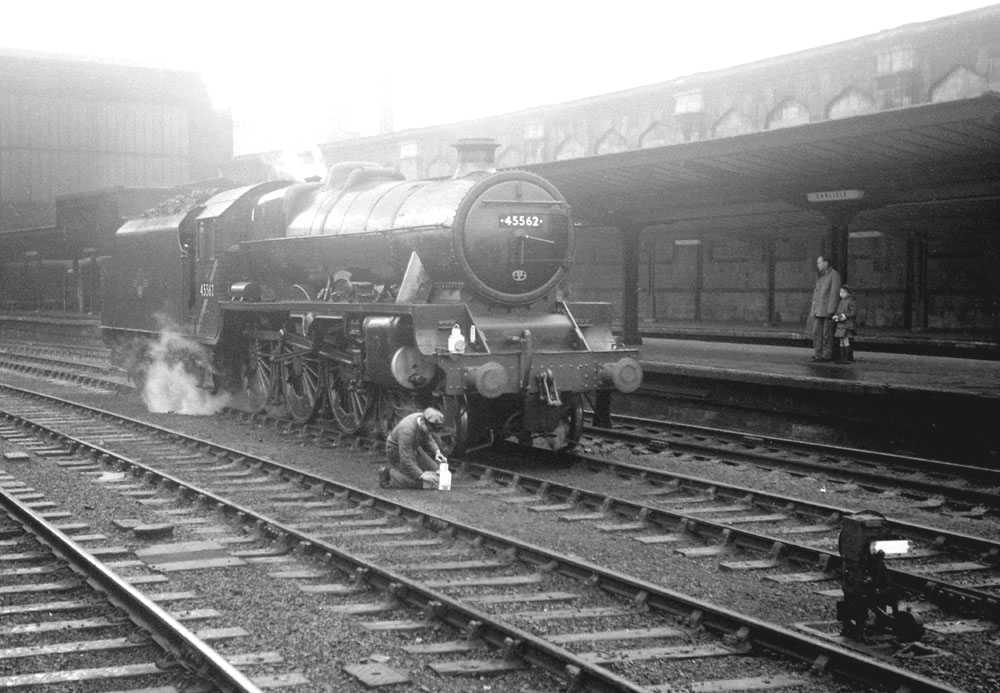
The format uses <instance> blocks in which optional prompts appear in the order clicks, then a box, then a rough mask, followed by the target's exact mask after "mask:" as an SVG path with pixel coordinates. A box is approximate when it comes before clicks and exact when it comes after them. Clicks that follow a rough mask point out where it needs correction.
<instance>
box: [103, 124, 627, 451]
mask: <svg viewBox="0 0 1000 693" xmlns="http://www.w3.org/2000/svg"><path fill="white" fill-rule="evenodd" d="M496 146H497V145H496V144H495V143H494V142H492V141H489V140H488V141H483V140H463V141H461V142H459V144H457V145H456V147H457V148H458V149H459V168H458V170H457V171H456V174H455V176H454V177H452V178H450V179H436V180H420V181H408V180H405V179H404V178H403V177H402V176H401V175H400V174H399V173H397V172H396V171H394V170H390V169H386V168H384V167H381V166H378V165H376V164H370V163H342V164H338V165H336V166H334V167H333V168H332V169H331V170H330V172H329V174H328V176H327V178H326V179H325V180H324V181H321V182H306V183H288V182H268V183H263V184H259V185H253V186H247V187H242V188H236V189H231V190H226V191H223V192H221V193H219V194H216V195H214V196H213V197H211V198H210V199H207V200H205V201H204V202H202V203H199V204H194V205H192V206H190V208H188V209H184V210H181V211H178V212H175V213H170V214H164V215H159V216H153V217H146V218H141V219H134V220H131V221H129V222H126V223H125V224H124V225H123V226H122V227H121V228H120V229H119V230H118V232H117V234H116V238H115V251H114V259H113V262H112V263H111V267H110V270H109V277H108V282H107V285H106V288H107V291H106V295H105V297H104V301H105V303H104V311H103V325H102V327H103V329H104V331H105V334H106V336H107V337H108V339H109V340H110V341H113V342H114V341H117V342H122V341H124V340H128V339H135V338H140V339H149V338H153V337H155V335H156V334H157V333H158V332H159V330H160V327H161V324H162V322H163V320H164V319H166V320H168V321H170V322H172V323H174V324H176V325H178V326H180V329H181V331H182V332H183V333H185V334H187V335H189V336H190V337H192V338H194V339H197V340H198V341H199V342H200V343H201V344H203V345H205V346H206V347H208V348H209V349H210V350H211V353H212V359H211V366H210V367H209V368H208V369H207V370H208V371H209V372H208V373H206V374H205V375H206V376H207V377H209V378H212V379H214V380H215V381H216V382H217V383H219V384H221V385H222V386H224V387H230V388H235V389H239V390H242V391H243V392H244V393H245V395H246V399H247V404H248V406H249V407H250V408H251V409H252V410H260V409H263V408H265V407H274V406H280V407H283V408H284V409H285V410H286V411H287V414H288V415H289V416H291V417H293V418H294V419H296V420H298V421H302V422H305V421H309V420H311V419H313V418H314V417H317V416H319V415H329V416H330V417H331V418H332V420H333V421H334V422H335V423H336V425H337V426H338V427H339V428H340V429H342V430H343V431H345V432H349V433H358V432H364V431H367V432H370V433H373V434H374V433H377V432H381V431H385V430H387V429H388V428H389V427H390V426H391V425H393V423H394V421H395V420H396V419H397V418H398V417H400V416H401V415H404V414H405V413H407V412H408V411H411V410H414V409H416V408H420V407H425V406H436V407H437V408H439V409H441V411H443V412H444V413H445V416H446V428H447V431H448V434H447V436H446V439H447V440H446V441H445V442H446V444H447V446H448V447H449V448H451V450H452V452H453V453H460V452H463V451H466V450H468V449H470V448H471V447H473V446H475V445H478V444H488V443H489V442H490V441H492V440H497V439H504V438H508V437H516V438H518V439H519V440H521V441H529V440H532V439H534V440H536V442H539V441H538V439H539V438H541V439H543V440H544V441H546V442H547V443H548V444H549V445H550V446H551V447H553V448H555V449H561V448H566V447H569V446H572V445H573V444H574V443H575V442H576V441H577V440H578V439H579V437H580V435H581V429H582V425H583V402H584V397H585V396H587V395H588V393H593V392H600V391H605V392H608V391H611V390H615V389H617V390H618V391H620V392H631V391H634V390H635V389H636V388H637V387H638V386H639V384H640V381H641V378H642V371H641V368H640V366H639V364H638V362H637V361H636V359H635V352H634V351H630V350H626V349H623V348H621V346H620V345H619V344H618V343H617V342H616V340H615V338H614V337H613V335H612V332H611V307H610V305H609V304H607V303H590V302H574V301H570V300H567V297H566V296H565V295H564V283H565V275H566V273H567V272H568V271H569V269H570V267H571V265H572V258H573V247H574V228H573V223H572V220H571V217H570V210H569V207H568V205H567V203H566V201H565V199H564V198H563V197H562V195H561V194H560V193H559V191H558V190H557V189H556V188H555V186H553V185H552V184H551V183H550V182H548V181H547V180H545V179H543V178H541V177H539V176H537V175H535V174H533V173H530V172H526V171H503V172H499V173H498V172H496V171H495V170H494V169H493V168H492V159H493V151H494V149H495V148H496Z"/></svg>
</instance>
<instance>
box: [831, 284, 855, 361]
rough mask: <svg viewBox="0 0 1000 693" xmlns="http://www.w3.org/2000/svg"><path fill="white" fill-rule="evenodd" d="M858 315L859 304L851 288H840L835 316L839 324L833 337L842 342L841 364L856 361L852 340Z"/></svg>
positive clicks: (845, 286)
mask: <svg viewBox="0 0 1000 693" xmlns="http://www.w3.org/2000/svg"><path fill="white" fill-rule="evenodd" d="M857 313H858V306H857V302H856V301H855V300H854V294H852V293H851V288H850V287H849V286H847V284H844V285H843V286H841V287H840V302H839V303H837V311H836V312H835V313H834V314H833V321H834V322H835V323H836V324H837V328H836V330H834V333H833V336H834V338H835V339H838V340H840V359H839V361H840V362H841V363H852V362H853V361H854V347H852V346H851V340H852V339H853V338H854V318H855V316H856V315H857Z"/></svg>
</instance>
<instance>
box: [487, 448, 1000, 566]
mask: <svg viewBox="0 0 1000 693" xmlns="http://www.w3.org/2000/svg"><path fill="white" fill-rule="evenodd" d="M518 447H519V446H516V445H514V444H512V443H504V444H503V445H502V446H500V447H498V448H497V449H507V450H514V449H516V448H518ZM531 452H532V455H533V457H534V458H535V459H538V458H539V457H545V456H551V459H552V460H553V461H552V464H556V463H557V462H556V460H561V462H562V464H566V462H574V461H575V462H577V463H579V464H583V465H586V466H588V467H590V468H598V469H605V470H607V471H609V472H612V473H614V474H617V475H619V476H625V477H629V478H643V479H646V480H648V481H651V482H653V483H660V484H680V485H681V486H682V487H683V488H689V489H692V490H699V491H705V492H710V493H712V494H713V495H719V496H720V497H727V498H730V499H733V500H743V501H745V502H753V503H756V504H758V505H761V506H764V507H767V503H766V502H765V501H768V502H771V503H772V504H773V507H774V508H781V507H799V508H802V509H805V510H808V511H810V512H811V513H812V514H814V515H817V516H820V517H823V516H837V517H839V516H842V515H849V514H851V513H854V512H857V510H852V509H849V508H841V507H838V506H834V505H826V504H825V503H817V502H815V501H808V500H803V499H801V498H795V497H793V496H784V495H781V494H778V493H771V492H768V491H761V490H759V489H753V488H749V487H746V486H737V485H735V484H727V483H725V482H722V481H716V480H714V479H706V478H704V477H698V476H692V475H689V474H680V473H677V472H670V471H666V470H663V469H657V468H655V467H646V466H643V465H638V464H631V463H629V462H618V461H616V460H607V459H603V458H600V457H594V456H592V455H584V454H581V453H575V452H574V453H552V452H549V451H546V450H541V449H539V448H532V449H531ZM886 519H887V525H888V527H889V528H890V529H892V530H893V531H895V532H898V533H901V534H904V535H906V536H908V537H911V538H917V539H920V540H921V541H924V542H927V543H928V544H934V545H937V546H944V545H951V546H954V547H955V548H956V550H961V551H964V552H966V553H968V554H971V555H976V556H980V557H982V558H983V560H989V561H992V562H993V563H997V562H998V561H1000V541H994V540H992V539H986V538H983V537H977V536H973V535H971V534H964V533H962V532H951V531H946V530H942V529H940V528H937V527H929V526H927V525H921V524H917V523H914V522H907V521H904V520H897V519H895V518H892V517H889V518H886Z"/></svg>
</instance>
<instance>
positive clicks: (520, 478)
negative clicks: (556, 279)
mask: <svg viewBox="0 0 1000 693" xmlns="http://www.w3.org/2000/svg"><path fill="white" fill-rule="evenodd" d="M539 452H541V453H543V454H544V451H539V450H533V451H532V454H533V455H535V454H536V453H539ZM536 458H537V455H536ZM461 469H462V470H463V471H466V472H468V473H469V474H470V475H471V476H475V477H477V478H481V479H489V480H491V481H494V482H496V483H499V484H505V485H507V486H511V487H519V488H522V489H524V490H525V491H526V492H528V493H535V494H538V495H539V496H547V497H550V498H552V499H553V500H557V501H560V502H572V503H578V504H580V505H583V506H588V507H593V508H599V509H601V510H602V511H604V512H608V513H615V512H617V513H619V514H621V515H624V516H628V517H631V518H634V519H637V520H642V521H644V522H648V523H650V524H651V525H659V526H661V527H663V528H664V529H672V530H674V531H676V530H678V529H681V530H683V531H686V532H688V533H690V534H693V535H695V536H698V537H701V538H703V539H707V540H709V541H713V540H714V541H715V542H717V543H724V544H728V545H733V546H736V547H740V548H747V549H752V550H755V551H760V552H763V553H766V554H769V555H770V556H772V557H774V558H776V559H777V558H781V559H783V560H787V561H790V562H797V563H803V564H812V565H815V566H817V567H818V568H819V569H820V570H823V571H828V572H835V571H839V570H840V569H841V568H842V565H843V561H842V560H841V558H840V556H839V555H838V554H836V553H834V552H832V551H827V550H825V549H821V548H817V547H812V546H806V545H804V544H798V543H796V542H794V541H789V540H788V539H787V538H784V537H778V536H773V535H768V534H761V533H759V532H753V531H750V530H748V529H745V528H742V527H739V526H736V525H727V524H725V523H723V522H717V521H713V520H707V519H705V518H703V517H699V516H697V515H689V514H685V513H684V512H682V511H679V510H667V509H664V508H657V507H653V506H650V505H645V504H643V503H639V502H636V501H631V500H628V499H626V498H620V497H617V496H612V495H609V494H606V493H601V492H595V491H586V490H584V489H580V488H578V487H576V486H568V485H566V484H560V483H557V482H553V481H549V480H547V479H542V478H540V477H532V476H528V475H526V474H524V473H522V472H515V471H512V470H508V469H501V468H498V467H492V466H489V465H486V464H482V463H479V462H472V461H469V460H462V461H461ZM734 499H738V500H741V501H747V500H748V499H747V497H746V496H742V497H736V498H734ZM771 509H773V510H786V511H787V510H788V509H789V505H787V504H780V503H779V504H776V505H775V506H774V507H772V508H771ZM849 512H850V511H846V510H840V511H836V510H833V512H831V513H830V514H827V515H820V516H817V517H818V518H822V517H826V518H830V517H831V516H833V515H836V517H837V518H838V519H839V517H841V516H842V515H844V514H847V513H849ZM886 570H887V571H888V572H889V575H891V576H892V578H893V580H895V581H896V583H897V584H899V585H901V586H902V587H904V588H906V589H907V590H909V591H912V592H914V593H918V594H922V595H925V596H926V597H927V598H928V599H929V600H930V601H932V602H934V603H936V604H939V605H941V606H944V607H947V608H950V609H954V610H958V611H961V612H964V613H967V614H973V615H975V616H977V617H980V618H988V619H990V620H993V621H997V622H1000V595H994V594H990V593H989V592H984V591H982V590H977V589H973V588H968V587H962V586H960V585H955V584H952V583H950V582H947V581H945V580H940V579H938V578H935V577H933V576H930V575H921V574H918V573H910V572H907V571H905V570H900V569H898V568H892V567H887V568H886Z"/></svg>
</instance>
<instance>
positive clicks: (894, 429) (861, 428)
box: [623, 337, 1000, 467]
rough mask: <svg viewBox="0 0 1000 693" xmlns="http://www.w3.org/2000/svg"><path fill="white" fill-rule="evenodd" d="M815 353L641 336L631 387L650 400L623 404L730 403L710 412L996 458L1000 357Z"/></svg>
mask: <svg viewBox="0 0 1000 693" xmlns="http://www.w3.org/2000/svg"><path fill="white" fill-rule="evenodd" d="M812 353H813V352H812V348H811V347H788V346H773V345H762V344H733V343H723V342H708V341H697V340H691V339H658V338H649V337H645V338H643V344H642V346H641V347H640V351H639V359H640V361H641V362H642V366H643V369H644V371H645V377H644V381H643V386H642V388H641V389H640V391H639V393H637V394H639V395H640V397H642V396H644V397H645V399H646V402H645V403H638V404H625V403H623V406H626V407H627V408H630V409H634V408H639V409H641V408H642V407H647V408H654V409H656V410H657V411H658V412H659V413H661V414H664V415H667V414H669V415H673V413H674V412H673V411H670V410H669V407H670V406H673V407H674V408H675V409H683V408H684V407H687V408H689V409H697V408H699V407H702V408H704V409H708V408H712V409H715V410H719V411H722V412H728V413H723V414H713V416H717V417H718V418H717V419H713V420H709V421H706V423H710V424H712V425H719V426H721V427H732V428H740V429H742V430H760V431H769V432H771V433H777V432H778V431H780V433H781V434H783V435H787V436H791V437H811V436H812V435H814V434H815V433H816V432H817V431H819V430H820V428H823V427H825V428H826V429H828V430H827V433H829V432H831V431H833V430H837V431H839V432H840V433H838V435H844V436H846V438H831V440H837V442H845V441H848V442H849V441H850V440H851V439H852V438H854V439H856V440H857V441H858V443H857V446H858V447H864V446H865V444H869V443H864V444H863V443H862V441H873V440H875V439H877V438H884V439H888V440H890V441H892V444H893V445H898V446H899V449H900V450H901V451H904V450H905V451H906V452H907V453H908V454H919V455H924V456H928V457H938V458H943V459H952V460H956V461H958V460H961V461H963V462H966V463H975V464H983V465H985V466H991V467H993V466H1000V427H998V426H997V422H998V421H1000V362H997V361H989V360H979V359H962V358H951V357H942V356H920V355H913V354H891V353H879V352H871V351H860V352H855V358H856V361H855V362H854V363H852V364H836V363H814V362H813V361H811V358H812ZM665 402H674V404H673V405H667V404H664V403H665ZM677 403H680V404H677ZM699 415H703V414H699ZM768 417H770V421H768V420H767V419H768ZM778 419H780V420H782V421H783V422H784V427H783V428H780V429H777V428H774V427H773V422H774V421H775V420H778ZM769 427H770V428H769ZM824 435H825V434H824Z"/></svg>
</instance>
